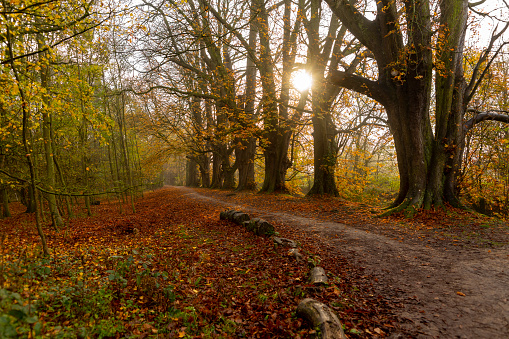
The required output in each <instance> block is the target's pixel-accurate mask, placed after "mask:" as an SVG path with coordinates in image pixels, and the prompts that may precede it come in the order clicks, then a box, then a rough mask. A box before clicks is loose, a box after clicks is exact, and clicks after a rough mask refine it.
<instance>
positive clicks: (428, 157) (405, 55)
mask: <svg viewBox="0 0 509 339" xmlns="http://www.w3.org/2000/svg"><path fill="white" fill-rule="evenodd" d="M326 2H327V4H328V5H329V7H330V8H331V9H332V11H333V12H334V14H336V15H337V17H338V18H339V19H340V20H341V22H342V23H343V24H344V25H345V26H346V27H347V28H348V30H349V31H350V32H351V33H352V34H353V35H354V36H355V37H356V38H357V39H358V40H359V41H360V42H361V43H362V44H363V45H364V46H365V47H366V48H367V49H368V50H369V51H370V53H371V55H372V56H373V59H374V60H373V61H375V62H376V67H377V70H378V72H377V75H376V78H375V79H370V78H367V77H362V76H358V75H355V74H348V73H347V72H344V71H339V70H338V71H336V72H335V77H334V79H333V81H334V83H335V84H336V85H337V86H341V87H345V88H348V89H351V90H354V91H357V92H359V93H362V94H365V95H367V96H369V97H371V98H373V99H375V100H376V101H378V102H379V103H381V104H382V105H383V106H384V107H385V109H386V111H387V116H388V122H389V127H390V129H391V132H392V134H393V136H394V142H395V146H396V152H397V158H398V168H399V173H400V189H399V194H398V197H397V198H396V200H395V202H394V204H393V205H392V207H393V209H391V210H390V211H389V213H392V212H395V211H401V210H405V211H406V212H407V213H408V214H409V215H412V214H413V213H415V211H416V210H417V209H419V208H420V207H422V206H424V207H425V208H430V207H431V206H433V205H435V206H441V205H443V204H444V203H445V202H449V203H452V204H457V203H458V200H457V197H456V192H455V187H454V181H455V180H454V177H455V175H456V173H457V166H456V164H457V163H458V162H459V159H460V158H461V151H460V149H461V147H460V146H459V145H460V143H461V139H462V136H463V134H462V123H463V122H462V118H463V115H464V112H465V108H466V106H467V105H468V102H469V100H470V99H471V98H472V96H473V92H474V91H475V85H472V86H470V88H469V89H468V92H464V91H462V90H463V89H464V88H465V87H463V85H462V84H464V83H465V80H464V74H463V68H462V62H463V52H464V45H465V33H466V29H467V18H468V1H466V0H455V1H440V2H439V8H438V13H436V15H435V13H433V8H435V7H433V6H431V5H432V4H433V5H435V3H434V2H433V3H431V2H430V1H427V0H422V1H421V0H419V1H417V0H409V1H405V2H402V3H400V2H397V1H390V0H382V1H377V2H376V17H375V18H374V19H373V20H370V19H368V18H367V17H366V16H364V15H362V14H361V13H362V8H360V6H361V5H359V4H356V3H355V2H353V1H348V0H326ZM370 5H373V7H374V6H375V5H374V4H370ZM435 16H438V17H439V20H438V22H434V21H432V18H434V17H435ZM433 50H435V51H436V58H434V57H433ZM434 66H435V73H436V80H435V96H436V113H435V129H434V131H433V128H432V123H431V116H432V110H431V97H432V85H433V67H434ZM479 80H480V78H479V77H472V80H471V84H472V83H473V84H475V83H477V82H478V81H479ZM467 87H468V86H467Z"/></svg>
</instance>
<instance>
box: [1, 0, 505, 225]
mask: <svg viewBox="0 0 509 339" xmlns="http://www.w3.org/2000/svg"><path fill="white" fill-rule="evenodd" d="M490 4H491V5H493V3H492V2H490V3H488V2H486V1H479V2H477V3H468V1H465V0H455V1H435V0H408V1H394V0H382V1H349V0H326V1H321V0H309V1H305V0H298V1H291V0H283V1H279V2H278V1H265V0H250V1H240V0H238V1H228V0H214V1H211V0H188V1H185V2H182V1H175V0H158V1H144V2H142V3H138V4H136V5H133V6H129V4H124V3H122V4H113V3H106V2H102V3H96V2H93V1H92V2H84V1H70V2H61V1H52V2H40V1H21V2H7V1H4V2H2V10H1V13H0V14H1V18H2V25H1V32H0V35H1V38H0V42H1V44H2V55H1V68H0V81H1V83H2V88H3V92H2V93H1V95H0V132H1V134H0V199H1V200H2V204H3V214H4V215H5V216H7V215H8V214H9V209H8V201H9V196H11V198H12V196H13V192H16V191H17V192H19V195H22V196H23V197H24V199H25V200H26V204H27V206H28V211H35V210H36V209H37V208H38V206H39V209H40V207H41V206H42V202H44V205H45V206H47V210H48V211H49V212H50V213H49V215H50V216H51V220H52V221H53V224H54V226H55V227H61V225H62V222H63V221H62V214H64V213H66V214H67V215H68V216H72V214H73V213H74V212H73V207H72V204H73V201H75V199H73V197H83V198H84V201H85V203H86V204H87V206H88V205H89V204H90V202H91V200H94V199H91V198H92V197H95V196H96V195H100V194H103V195H104V194H106V193H107V192H110V193H113V194H115V195H117V196H118V197H119V198H126V197H131V201H132V197H133V195H134V194H136V188H137V187H140V188H141V186H143V185H145V186H146V185H147V184H148V183H150V182H154V181H157V180H159V178H162V177H163V176H165V175H166V176H168V177H171V180H172V182H173V183H180V182H181V179H182V178H181V177H180V176H179V175H176V174H175V173H174V174H168V173H169V172H168V171H167V174H161V169H162V165H163V164H164V163H165V162H167V159H169V158H173V159H175V157H177V158H178V157H180V158H182V157H185V159H186V161H187V165H186V172H187V173H186V179H185V180H186V184H188V185H191V186H198V185H201V186H203V187H215V188H236V189H238V190H244V189H248V190H254V189H260V190H261V191H263V192H286V191H288V190H289V189H292V184H291V183H290V182H291V181H292V180H293V182H295V181H299V183H300V185H302V186H306V185H307V186H309V187H308V189H307V190H308V191H309V194H332V195H338V194H339V190H338V186H340V187H342V193H343V194H345V192H346V191H348V192H358V191H359V189H358V188H359V187H360V188H361V189H360V190H362V188H363V187H365V186H366V177H367V176H368V175H370V173H373V174H375V173H376V174H377V175H383V174H388V173H389V174H390V173H391V172H392V171H391V170H392V169H391V167H392V166H393V164H395V163H397V168H398V172H399V194H398V195H397V197H396V198H395V200H394V203H393V204H392V209H390V210H389V211H388V213H392V212H394V211H401V210H404V211H406V212H407V213H408V214H409V215H411V214H413V213H414V212H415V211H416V210H417V209H419V208H421V207H425V208H430V207H432V206H441V205H443V204H444V203H451V204H453V205H460V201H459V199H458V197H459V195H460V193H461V194H463V196H464V197H467V198H468V199H470V200H478V198H479V197H481V196H483V195H484V194H485V193H487V192H490V193H493V194H494V191H495V190H496V189H495V188H496V187H498V188H497V190H498V191H497V192H500V191H503V192H502V193H501V194H499V195H500V197H499V201H500V204H502V201H503V199H502V198H503V197H505V205H507V202H508V198H507V197H508V196H509V193H507V192H509V189H507V187H508V184H509V179H508V178H509V173H507V166H506V165H505V163H506V162H505V161H504V159H505V158H506V157H507V152H506V146H507V143H501V142H500V140H507V129H506V128H505V127H504V125H503V124H504V123H507V122H508V121H509V118H508V115H507V114H506V109H507V72H506V71H505V65H506V63H505V60H504V58H503V52H504V51H505V49H504V48H505V44H506V42H505V40H504V34H505V32H506V30H507V27H508V26H507V24H506V23H504V22H503V21H502V20H501V18H502V19H503V18H504V17H507V15H506V14H507V8H506V7H505V5H504V3H503V2H502V3H501V5H503V6H502V8H498V9H493V10H492V11H488V10H487V7H486V6H487V5H490ZM504 15H505V16H504ZM487 23H492V25H493V26H492V27H493V28H492V29H491V31H490V32H489V33H488V32H486V30H485V29H486V28H485V27H486V26H485V24H487ZM475 29H478V30H481V31H482V32H483V34H482V35H480V36H481V37H482V39H479V41H475V43H474V38H473V37H474V36H475V35H474V34H472V32H474V30H475ZM298 70H301V71H302V70H304V71H306V72H307V73H308V74H310V75H311V76H312V85H311V87H310V88H307V89H302V90H300V91H299V90H297V89H296V86H295V84H294V82H293V81H296V80H294V79H293V77H294V74H295V73H296V71H298ZM487 120H497V121H499V124H498V125H497V124H482V126H483V127H482V128H478V127H475V126H478V125H479V124H480V123H481V122H483V121H487ZM474 127H475V128H474ZM487 140H489V141H490V142H487ZM394 157H396V158H397V161H396V159H394ZM488 157H489V160H487V158H488ZM176 163H177V164H180V163H182V160H181V159H178V160H177V161H176ZM380 164H387V166H381V165H380ZM375 165H376V166H375ZM175 168H180V166H176V167H175ZM173 170H175V169H171V170H170V172H171V171H173ZM310 176H312V180H310ZM388 182H390V180H389V181H388ZM504 182H506V183H508V184H504ZM289 183H290V184H289ZM353 185H356V186H353ZM460 189H462V191H460ZM480 192H482V193H480ZM40 194H42V197H43V199H39V195H40ZM38 201H39V205H38V203H37V202H38ZM37 215H39V213H37ZM42 215H43V214H42ZM38 224H40V222H38ZM40 231H41V232H42V229H40Z"/></svg>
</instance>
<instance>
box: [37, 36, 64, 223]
mask: <svg viewBox="0 0 509 339" xmlns="http://www.w3.org/2000/svg"><path fill="white" fill-rule="evenodd" d="M38 43H39V49H42V47H41V46H42V45H43V44H44V38H43V37H42V35H38ZM47 58H48V55H47V53H41V54H39V64H40V65H41V70H40V81H41V87H42V88H44V89H45V90H46V93H45V94H43V107H42V108H41V110H42V137H43V142H44V157H45V160H46V185H47V188H48V189H49V190H50V191H55V190H56V187H55V184H56V171H55V162H54V160H53V156H54V153H55V151H54V150H53V142H52V140H51V134H52V133H51V129H52V124H51V115H50V112H49V111H48V109H49V107H50V106H51V98H50V97H49V93H50V84H49V82H50V68H49V66H48V65H47V62H48V61H46V60H45V59H47ZM45 197H46V200H47V201H48V207H49V211H50V214H51V220H52V223H53V227H55V229H57V230H58V229H60V228H62V227H63V226H64V222H63V220H62V216H61V215H60V212H59V210H58V205H57V199H56V195H55V194H51V193H46V194H45Z"/></svg>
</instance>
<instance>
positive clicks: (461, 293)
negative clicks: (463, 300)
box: [456, 292, 466, 297]
mask: <svg viewBox="0 0 509 339" xmlns="http://www.w3.org/2000/svg"><path fill="white" fill-rule="evenodd" d="M456 294H457V295H461V296H462V297H466V295H465V293H463V292H456Z"/></svg>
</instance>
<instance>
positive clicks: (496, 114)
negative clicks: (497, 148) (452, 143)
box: [463, 109, 509, 132]
mask: <svg viewBox="0 0 509 339" xmlns="http://www.w3.org/2000/svg"><path fill="white" fill-rule="evenodd" d="M467 112H474V113H476V114H475V115H474V117H473V118H471V119H469V120H467V121H466V122H465V123H464V124H463V129H464V131H465V132H467V131H469V130H471V129H472V128H473V127H474V126H475V125H477V124H479V123H481V122H483V121H489V120H492V121H499V122H504V123H506V124H509V111H505V110H490V111H486V112H479V111H478V110H475V109H468V110H467ZM502 113H503V114H502Z"/></svg>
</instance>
